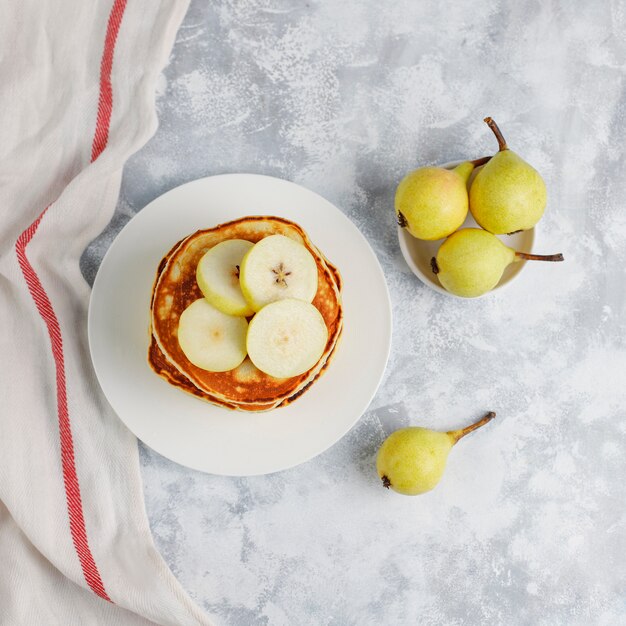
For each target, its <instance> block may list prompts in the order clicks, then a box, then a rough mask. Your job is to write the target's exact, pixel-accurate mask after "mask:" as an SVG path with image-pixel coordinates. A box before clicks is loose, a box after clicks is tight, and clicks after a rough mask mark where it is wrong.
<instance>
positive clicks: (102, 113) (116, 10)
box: [91, 0, 126, 162]
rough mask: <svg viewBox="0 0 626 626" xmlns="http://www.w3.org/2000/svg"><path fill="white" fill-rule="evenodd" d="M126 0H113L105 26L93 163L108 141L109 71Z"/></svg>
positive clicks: (92, 155)
mask: <svg viewBox="0 0 626 626" xmlns="http://www.w3.org/2000/svg"><path fill="white" fill-rule="evenodd" d="M125 8H126V0H115V3H114V4H113V8H112V9H111V13H110V15H109V23H108V24H107V34H106V37H105V39H104V52H103V54H102V61H101V62H100V98H99V100H98V118H97V120H96V132H95V133H94V136H93V143H92V145H91V160H92V162H93V161H95V160H96V159H97V158H98V157H99V156H100V154H102V151H103V150H104V149H105V148H106V145H107V141H108V140H109V127H110V125H111V111H112V110H113V86H112V85H111V69H112V68H113V51H114V50H115V41H116V40H117V34H118V32H119V30H120V24H121V23H122V17H123V15H124V9H125Z"/></svg>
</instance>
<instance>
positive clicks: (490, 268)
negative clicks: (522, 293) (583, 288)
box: [431, 228, 563, 298]
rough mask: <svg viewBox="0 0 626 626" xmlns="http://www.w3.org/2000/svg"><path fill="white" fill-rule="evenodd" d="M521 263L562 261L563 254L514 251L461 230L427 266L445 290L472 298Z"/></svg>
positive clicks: (490, 237)
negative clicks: (527, 261)
mask: <svg viewBox="0 0 626 626" xmlns="http://www.w3.org/2000/svg"><path fill="white" fill-rule="evenodd" d="M522 260H531V261H563V255H562V254H549V255H543V254H527V253H526V252H517V251H515V250H513V248H509V246H507V245H505V244H504V243H502V241H500V240H499V239H498V238H497V237H496V236H495V235H492V234H491V233H488V232H487V231H486V230H481V229H480V228H463V229H461V230H457V231H456V232H455V233H452V235H450V236H449V237H448V238H447V239H446V240H445V241H444V242H443V243H442V244H441V246H440V248H439V250H438V252H437V257H433V259H432V261H431V266H432V268H433V272H435V274H437V278H438V279H439V282H440V283H441V284H442V286H443V287H444V288H445V289H446V290H447V291H449V292H450V293H453V294H454V295H456V296H461V297H462V298H476V297H477V296H482V295H483V294H484V293H487V292H488V291H491V290H492V289H493V288H494V287H495V286H496V285H497V284H498V283H499V282H500V279H501V278H502V274H503V272H504V270H505V269H506V268H507V266H509V265H510V264H511V263H517V262H518V261H522Z"/></svg>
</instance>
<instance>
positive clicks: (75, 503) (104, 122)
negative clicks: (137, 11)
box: [15, 0, 126, 602]
mask: <svg viewBox="0 0 626 626" xmlns="http://www.w3.org/2000/svg"><path fill="white" fill-rule="evenodd" d="M125 8H126V0H115V2H114V3H113V7H112V8H111V13H110V14H109V21H108V23H107V31H106V37H105V40H104V51H103V53H102V60H101V63H100V97H99V100H98V116H97V121H96V129H95V132H94V137H93V143H92V149H91V161H92V162H93V161H95V160H96V159H97V158H98V157H99V156H100V154H101V153H102V151H103V150H104V148H105V147H106V144H107V141H108V139H109V127H110V124H111V111H112V109H113V88H112V85H111V70H112V68H113V53H114V49H115V42H116V40H117V35H118V32H119V29H120V24H121V23H122V17H123V15H124V9H125ZM48 208H50V207H46V208H45V209H44V210H43V211H42V212H41V215H39V217H38V218H37V219H36V220H35V221H34V222H33V223H32V224H31V225H30V226H29V227H28V228H27V229H26V230H25V231H24V232H23V233H22V234H21V235H20V236H19V237H18V239H17V241H16V242H15V252H16V255H17V260H18V262H19V265H20V268H21V270H22V274H23V275H24V279H25V280H26V284H27V285H28V290H29V291H30V295H31V296H32V298H33V301H34V302H35V305H36V307H37V310H38V311H39V314H40V315H41V317H42V319H43V321H44V322H45V324H46V327H47V329H48V335H49V337H50V345H51V348H52V356H53V358H54V366H55V372H56V392H57V414H58V421H59V438H60V443H61V466H62V470H63V483H64V486H65V499H66V502H67V511H68V516H69V522H70V532H71V535H72V541H73V543H74V548H75V550H76V554H77V556H78V560H79V561H80V565H81V568H82V571H83V576H84V577H85V581H86V582H87V584H88V585H89V587H90V588H91V590H92V591H93V592H94V593H96V594H97V595H99V596H100V597H101V598H104V599H105V600H108V601H109V602H111V598H109V596H108V594H107V592H106V590H105V588H104V583H103V582H102V578H101V576H100V572H99V571H98V566H97V565H96V562H95V560H94V558H93V554H92V553H91V549H90V548H89V540H88V538H87V528H86V526H85V516H84V513H83V504H82V499H81V495H80V484H79V482H78V475H77V473H76V463H75V457H74V439H73V437H72V427H71V422H70V415H69V410H68V404H67V383H66V379H65V357H64V355H63V338H62V335H61V326H60V324H59V320H58V318H57V316H56V313H55V312H54V308H53V307H52V302H51V301H50V298H49V297H48V294H47V293H46V290H45V289H44V287H43V285H42V284H41V280H40V279H39V276H38V275H37V272H36V271H35V269H34V268H33V266H32V265H31V263H30V261H29V260H28V257H27V256H26V248H27V246H28V244H29V243H30V241H31V240H32V238H33V237H34V235H35V233H36V232H37V228H38V227H39V224H40V222H41V220H42V218H43V216H44V215H45V213H46V211H47V210H48Z"/></svg>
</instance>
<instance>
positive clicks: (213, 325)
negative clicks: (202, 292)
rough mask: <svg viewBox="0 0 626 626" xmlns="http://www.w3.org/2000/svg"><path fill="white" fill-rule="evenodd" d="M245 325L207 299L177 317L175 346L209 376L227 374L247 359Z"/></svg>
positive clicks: (243, 321) (246, 325)
mask: <svg viewBox="0 0 626 626" xmlns="http://www.w3.org/2000/svg"><path fill="white" fill-rule="evenodd" d="M247 333H248V322H247V320H246V318H245V317H236V316H234V315H226V313H222V312H221V311H220V310H219V309H216V308H215V307H214V306H213V305H212V304H210V303H209V301H208V300H206V298H200V299H199V300H196V301H195V302H192V303H191V304H190V305H189V306H188V307H187V308H186V309H185V310H184V311H183V312H182V315H181V316H180V320H179V322H178V343H179V345H180V347H181V350H182V351H183V352H184V353H185V356H186V357H187V358H188V359H189V360H190V361H191V362H192V363H193V364H194V365H195V366H196V367H200V368H202V369H203V370H208V371H209V372H227V371H228V370H232V369H234V368H235V367H237V366H238V365H240V364H241V362H242V361H243V360H244V359H245V358H246V335H247Z"/></svg>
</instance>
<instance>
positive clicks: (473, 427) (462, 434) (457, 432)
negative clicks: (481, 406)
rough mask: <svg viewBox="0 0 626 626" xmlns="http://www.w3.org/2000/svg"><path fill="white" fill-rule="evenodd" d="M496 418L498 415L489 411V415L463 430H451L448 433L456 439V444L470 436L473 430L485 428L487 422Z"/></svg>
mask: <svg viewBox="0 0 626 626" xmlns="http://www.w3.org/2000/svg"><path fill="white" fill-rule="evenodd" d="M495 416H496V414H495V412H494V411H489V413H487V415H485V417H483V418H482V419H479V420H478V421H477V422H475V423H474V424H470V425H469V426H466V427H465V428H462V429H461V430H451V431H449V432H448V435H450V437H452V439H454V443H456V442H457V441H458V440H459V439H461V438H463V437H465V435H469V433H471V432H472V431H473V430H476V429H477V428H480V427H481V426H484V425H485V424H486V423H487V422H490V421H491V420H492V419H493V418H494V417H495Z"/></svg>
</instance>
